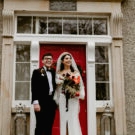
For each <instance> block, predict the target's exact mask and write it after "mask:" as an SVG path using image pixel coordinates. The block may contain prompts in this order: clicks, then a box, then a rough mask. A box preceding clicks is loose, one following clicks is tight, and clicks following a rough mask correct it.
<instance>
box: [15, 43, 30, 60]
mask: <svg viewBox="0 0 135 135" xmlns="http://www.w3.org/2000/svg"><path fill="white" fill-rule="evenodd" d="M29 61H30V46H29V45H17V46H16V62H29Z"/></svg>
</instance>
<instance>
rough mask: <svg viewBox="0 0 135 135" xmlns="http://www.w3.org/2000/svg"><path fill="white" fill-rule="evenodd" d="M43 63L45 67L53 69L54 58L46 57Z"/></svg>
mask: <svg viewBox="0 0 135 135" xmlns="http://www.w3.org/2000/svg"><path fill="white" fill-rule="evenodd" d="M42 63H43V64H44V66H46V67H48V68H49V67H51V66H52V63H53V58H52V56H45V57H44V59H43V60H42Z"/></svg>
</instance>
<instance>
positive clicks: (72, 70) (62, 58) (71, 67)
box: [60, 53, 75, 72]
mask: <svg viewBox="0 0 135 135" xmlns="http://www.w3.org/2000/svg"><path fill="white" fill-rule="evenodd" d="M67 55H68V56H70V58H71V59H72V56H71V55H70V54H68V53H67V54H64V55H63V56H62V57H61V61H63V60H64V58H65V57H66V56H67ZM63 69H64V64H63V63H62V62H61V65H60V71H62V70H63ZM70 69H71V72H74V71H75V70H74V68H73V66H72V65H70Z"/></svg>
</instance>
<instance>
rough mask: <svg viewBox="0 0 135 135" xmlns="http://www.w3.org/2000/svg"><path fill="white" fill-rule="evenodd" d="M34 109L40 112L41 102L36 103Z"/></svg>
mask: <svg viewBox="0 0 135 135" xmlns="http://www.w3.org/2000/svg"><path fill="white" fill-rule="evenodd" d="M34 111H35V112H40V105H39V104H34Z"/></svg>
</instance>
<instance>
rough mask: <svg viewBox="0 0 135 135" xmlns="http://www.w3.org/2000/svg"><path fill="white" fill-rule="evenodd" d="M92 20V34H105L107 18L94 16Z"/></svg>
mask: <svg viewBox="0 0 135 135" xmlns="http://www.w3.org/2000/svg"><path fill="white" fill-rule="evenodd" d="M93 21H94V35H107V19H106V18H105V19H104V18H96V19H93Z"/></svg>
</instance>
